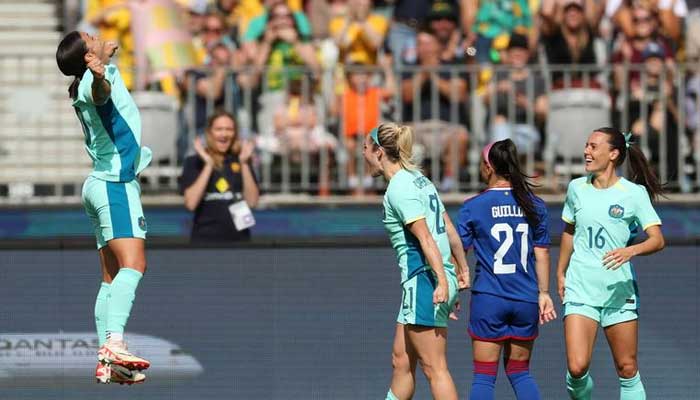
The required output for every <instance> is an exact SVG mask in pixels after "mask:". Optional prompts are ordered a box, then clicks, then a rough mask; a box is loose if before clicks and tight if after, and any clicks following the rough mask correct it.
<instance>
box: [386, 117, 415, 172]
mask: <svg viewBox="0 0 700 400" xmlns="http://www.w3.org/2000/svg"><path fill="white" fill-rule="evenodd" d="M377 136H378V138H379V142H380V143H381V144H382V147H383V148H384V151H385V152H386V155H387V156H388V157H389V159H390V160H391V161H393V162H396V163H399V164H400V165H401V168H403V169H407V170H412V171H420V168H419V167H418V166H417V165H416V164H415V163H414V162H413V130H412V129H411V128H410V127H408V126H406V125H397V124H394V123H384V124H381V125H379V129H378V133H377Z"/></svg>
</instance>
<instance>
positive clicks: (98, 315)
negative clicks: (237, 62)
mask: <svg viewBox="0 0 700 400" xmlns="http://www.w3.org/2000/svg"><path fill="white" fill-rule="evenodd" d="M116 50H117V45H116V44H115V43H113V42H106V41H102V40H100V39H99V38H95V37H93V36H90V35H88V34H87V33H84V32H71V33H69V34H68V35H66V36H65V37H64V38H63V40H62V41H61V43H60V44H59V45H58V50H57V51H56V62H57V63H58V68H59V69H60V70H61V72H62V73H63V74H64V75H66V76H72V77H74V79H73V82H72V83H71V85H70V87H69V88H68V93H69V95H70V98H71V100H72V105H73V108H74V109H75V113H76V116H77V117H78V120H79V121H80V124H81V125H82V128H83V133H84V135H85V148H86V150H87V152H88V154H89V156H90V158H91V159H92V161H93V171H92V173H91V174H90V176H88V177H87V179H86V180H85V183H84V184H83V191H82V199H83V205H84V207H85V211H86V213H87V215H88V217H89V218H90V221H91V222H92V225H93V227H94V229H95V236H96V238H97V248H98V251H99V255H100V264H101V267H102V279H103V281H102V284H101V286H100V289H99V292H98V293H97V299H96V301H95V326H96V328H97V335H98V338H99V343H100V349H99V351H98V364H97V369H96V371H95V378H96V379H97V381H98V382H99V383H110V382H117V383H126V384H133V383H141V382H143V381H144V380H145V375H144V374H143V373H141V372H139V371H141V370H144V369H146V368H148V367H149V366H150V363H149V362H148V361H147V360H145V359H143V358H141V357H138V356H135V355H133V354H131V353H130V352H129V351H128V349H127V347H126V343H125V341H124V336H123V335H124V326H125V325H126V323H127V320H128V319H129V314H130V313H131V307H132V305H133V302H134V298H135V296H136V288H137V287H138V285H139V281H140V280H141V277H142V276H143V274H144V272H145V271H146V256H145V250H144V241H145V238H146V220H145V218H144V216H143V210H142V207H141V200H140V194H141V188H140V186H139V182H138V178H137V176H138V174H139V173H140V172H141V171H142V170H143V169H144V168H146V166H147V165H148V164H149V163H150V161H151V151H150V149H148V148H147V147H141V144H140V143H141V118H140V116H139V111H138V109H137V107H136V104H135V103H134V100H133V99H132V98H131V95H130V94H129V92H128V90H127V89H126V86H125V85H124V82H123V81H122V78H121V75H120V74H119V70H118V69H117V67H116V66H115V65H112V64H109V60H110V58H111V57H112V55H114V53H115V51H116Z"/></svg>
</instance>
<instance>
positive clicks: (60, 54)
mask: <svg viewBox="0 0 700 400" xmlns="http://www.w3.org/2000/svg"><path fill="white" fill-rule="evenodd" d="M87 52H88V49H87V45H86V44H85V41H84V40H83V38H82V37H80V32H78V31H73V32H71V33H69V34H67V35H66V36H65V37H64V38H63V40H61V43H59V45H58V49H57V50H56V63H57V64H58V69H60V70H61V72H62V73H63V75H65V76H72V77H74V79H73V82H72V83H71V84H70V86H69V87H68V94H69V95H70V98H71V99H74V100H75V98H76V97H77V96H78V85H80V78H81V77H82V76H83V74H84V73H85V71H86V70H87V63H86V62H85V54H87Z"/></svg>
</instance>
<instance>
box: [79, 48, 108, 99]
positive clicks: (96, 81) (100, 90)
mask: <svg viewBox="0 0 700 400" xmlns="http://www.w3.org/2000/svg"><path fill="white" fill-rule="evenodd" d="M85 62H86V63H87V67H88V69H89V70H90V72H92V77H93V79H92V101H93V102H95V104H96V105H98V106H101V105H103V104H105V103H106V102H107V100H108V99H109V96H110V95H111V94H112V85H110V84H109V81H108V80H107V79H105V65H104V64H103V63H102V60H100V59H99V57H97V56H96V55H94V54H92V53H87V54H85Z"/></svg>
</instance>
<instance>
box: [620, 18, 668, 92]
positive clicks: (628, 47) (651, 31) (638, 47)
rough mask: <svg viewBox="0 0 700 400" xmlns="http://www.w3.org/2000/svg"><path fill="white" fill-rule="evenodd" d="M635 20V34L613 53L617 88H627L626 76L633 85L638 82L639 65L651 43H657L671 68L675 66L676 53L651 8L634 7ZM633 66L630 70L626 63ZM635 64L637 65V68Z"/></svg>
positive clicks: (623, 41)
mask: <svg viewBox="0 0 700 400" xmlns="http://www.w3.org/2000/svg"><path fill="white" fill-rule="evenodd" d="M632 16H633V21H634V32H635V34H634V36H632V37H629V38H624V39H623V40H622V42H621V44H620V46H619V47H618V49H617V50H616V51H615V53H613V56H612V62H613V64H614V65H615V68H614V71H615V75H614V78H615V89H617V90H625V88H624V87H623V86H624V83H625V78H626V79H627V82H628V83H629V84H631V85H634V84H638V83H639V79H640V76H641V75H640V70H639V68H638V67H639V65H641V64H642V63H643V62H644V56H643V52H644V51H645V50H646V49H647V48H648V47H649V44H650V43H656V44H657V45H658V46H659V47H660V49H661V51H662V52H663V58H664V60H665V63H666V66H667V67H668V68H669V69H673V68H674V64H675V62H674V53H673V50H672V48H671V46H670V45H669V43H668V41H667V40H666V39H665V38H664V37H663V36H661V35H660V34H659V31H658V20H657V18H656V16H655V15H654V13H653V12H652V11H651V9H650V8H646V7H634V8H633V9H632ZM629 64H631V65H632V66H633V68H632V70H631V71H628V70H627V68H626V65H629ZM634 66H637V68H635V67H634Z"/></svg>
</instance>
